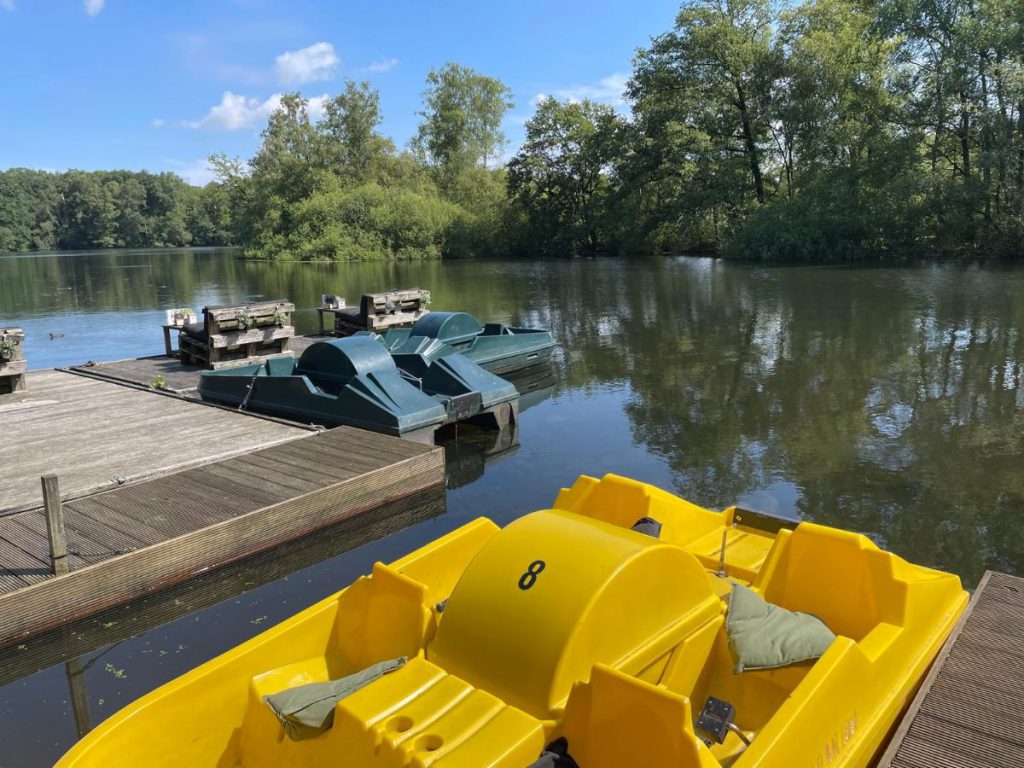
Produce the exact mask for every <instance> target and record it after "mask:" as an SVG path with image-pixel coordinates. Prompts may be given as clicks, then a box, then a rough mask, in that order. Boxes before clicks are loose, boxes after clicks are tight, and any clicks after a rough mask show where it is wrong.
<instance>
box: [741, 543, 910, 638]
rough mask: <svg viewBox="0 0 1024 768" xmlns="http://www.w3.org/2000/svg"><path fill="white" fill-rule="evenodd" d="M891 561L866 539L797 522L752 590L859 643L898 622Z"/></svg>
mask: <svg viewBox="0 0 1024 768" xmlns="http://www.w3.org/2000/svg"><path fill="white" fill-rule="evenodd" d="M891 564H892V560H891V556H890V555H889V554H888V553H885V552H882V551H881V550H879V549H878V547H877V546H875V544H874V543H873V542H872V541H871V540H870V539H868V538H867V537H866V536H863V535H861V534H857V533H850V532H848V531H840V530H837V529H834V528H826V527H825V526H820V525H815V524H814V523H801V524H800V525H798V526H797V527H796V529H795V530H794V531H793V532H792V533H791V534H789V535H788V536H787V537H786V541H785V545H784V546H783V548H782V551H781V552H780V556H779V559H778V562H776V563H775V564H774V567H772V568H771V569H770V570H771V572H770V573H769V574H767V575H765V574H764V573H762V574H761V575H762V577H763V578H762V580H760V581H759V583H757V584H756V585H755V586H757V587H758V588H759V591H760V592H761V594H762V596H763V597H764V599H765V600H767V601H768V602H769V603H774V604H776V605H780V606H782V607H784V608H787V609H788V610H791V611H802V612H804V613H810V614H812V615H814V616H817V617H818V618H819V619H821V620H822V621H824V622H825V624H826V625H827V626H828V628H829V629H831V630H832V631H833V632H835V633H836V634H837V635H844V636H846V637H849V638H851V639H853V640H855V641H857V642H859V641H860V640H862V639H863V638H864V637H866V636H867V635H868V633H870V632H871V631H872V630H873V629H874V628H875V627H876V626H877V625H878V624H879V623H880V622H883V621H887V620H891V621H892V623H894V624H899V623H901V622H900V621H899V617H898V614H899V613H900V611H901V606H902V603H903V600H904V598H903V597H901V595H902V590H900V589H898V588H897V587H898V585H897V584H896V583H895V580H894V577H893V572H892V567H891Z"/></svg>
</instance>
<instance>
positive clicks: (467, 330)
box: [409, 312, 483, 344]
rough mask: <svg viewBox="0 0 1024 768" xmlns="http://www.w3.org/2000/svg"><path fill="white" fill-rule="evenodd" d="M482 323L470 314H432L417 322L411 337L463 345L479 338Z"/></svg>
mask: <svg viewBox="0 0 1024 768" xmlns="http://www.w3.org/2000/svg"><path fill="white" fill-rule="evenodd" d="M482 331H483V326H482V325H480V322H479V321H478V320H477V319H476V318H475V317H473V316H472V315H471V314H469V313H468V312H431V313H429V314H426V315H424V316H423V317H421V318H420V319H419V320H417V321H416V322H415V323H414V324H413V326H412V330H411V331H410V332H409V335H410V336H428V337H430V338H432V339H440V340H441V341H443V342H444V343H445V344H461V343H463V342H466V341H470V340H472V339H473V338H474V337H476V336H479V335H480V333H481V332H482Z"/></svg>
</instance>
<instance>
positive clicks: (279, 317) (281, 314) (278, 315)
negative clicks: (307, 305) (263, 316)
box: [274, 307, 288, 328]
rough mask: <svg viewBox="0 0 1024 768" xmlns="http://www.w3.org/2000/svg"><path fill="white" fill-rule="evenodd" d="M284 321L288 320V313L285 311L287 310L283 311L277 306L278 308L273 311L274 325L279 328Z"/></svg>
mask: <svg viewBox="0 0 1024 768" xmlns="http://www.w3.org/2000/svg"><path fill="white" fill-rule="evenodd" d="M286 322H288V313H287V312H285V311H284V310H283V309H281V308H280V307H279V308H278V309H277V310H276V311H275V312H274V325H276V326H277V327H278V328H280V327H282V326H283V325H284V324H285V323H286Z"/></svg>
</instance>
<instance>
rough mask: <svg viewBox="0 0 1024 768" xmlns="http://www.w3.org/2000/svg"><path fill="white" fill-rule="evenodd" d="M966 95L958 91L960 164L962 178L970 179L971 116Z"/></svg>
mask: <svg viewBox="0 0 1024 768" xmlns="http://www.w3.org/2000/svg"><path fill="white" fill-rule="evenodd" d="M968 109H969V107H968V103H967V94H966V93H965V92H963V91H960V163H961V170H962V172H963V175H964V178H965V179H969V178H971V114H970V112H969V111H968Z"/></svg>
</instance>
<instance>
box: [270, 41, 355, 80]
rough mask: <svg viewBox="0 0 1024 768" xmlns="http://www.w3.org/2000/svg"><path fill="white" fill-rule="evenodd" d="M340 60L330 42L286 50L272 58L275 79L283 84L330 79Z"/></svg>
mask: <svg viewBox="0 0 1024 768" xmlns="http://www.w3.org/2000/svg"><path fill="white" fill-rule="evenodd" d="M340 63H341V61H340V59H338V56H337V54H336V53H335V52H334V46H333V45H331V44H330V43H314V44H313V45H311V46H309V47H308V48H303V49H302V50H299V51H288V52H286V53H282V54H281V55H280V56H278V57H277V58H276V59H274V71H275V72H276V73H277V79H278V80H280V81H281V82H282V83H284V84H285V85H301V84H302V83H312V82H316V81H317V80H330V79H331V77H333V76H334V71H335V70H336V69H337V68H338V64H340Z"/></svg>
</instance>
